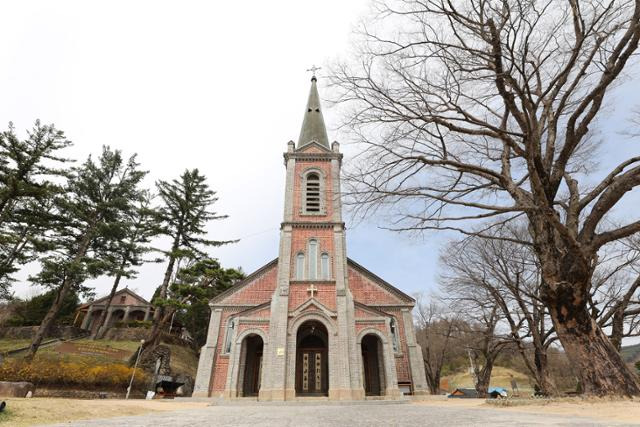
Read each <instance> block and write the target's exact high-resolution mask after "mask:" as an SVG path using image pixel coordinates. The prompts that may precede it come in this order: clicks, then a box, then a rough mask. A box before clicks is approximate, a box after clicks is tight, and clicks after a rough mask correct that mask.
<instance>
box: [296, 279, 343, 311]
mask: <svg viewBox="0 0 640 427" xmlns="http://www.w3.org/2000/svg"><path fill="white" fill-rule="evenodd" d="M311 283H312V282H297V283H291V284H290V285H289V311H294V310H295V309H296V308H298V307H299V306H301V305H302V304H304V303H305V302H307V301H308V300H309V298H310V294H309V292H307V289H308V288H309V286H311ZM313 286H314V287H315V288H316V289H318V292H316V293H315V299H317V300H318V301H319V302H320V303H321V304H322V305H324V306H325V307H327V308H328V309H329V310H332V311H335V309H336V287H335V284H334V283H318V282H313Z"/></svg>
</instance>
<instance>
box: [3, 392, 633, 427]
mask: <svg viewBox="0 0 640 427" xmlns="http://www.w3.org/2000/svg"><path fill="white" fill-rule="evenodd" d="M7 403H8V408H9V410H10V412H9V414H7V415H8V417H7V415H3V416H0V425H7V426H9V425H10V426H16V427H18V426H33V425H52V424H53V425H66V426H68V425H72V426H122V425H127V426H154V427H160V426H193V425H202V426H208V425H215V426H243V425H247V426H249V425H251V426H258V425H260V426H274V427H275V426H277V427H281V426H344V425H349V426H359V425H362V426H365V425H366V426H388V425H392V426H404V425H407V426H440V425H491V426H492V427H493V426H510V425H519V426H527V425H532V426H535V425H563V426H585V425H592V426H599V425H602V426H610V425H640V401H638V400H635V401H628V400H627V401H603V400H594V401H584V400H577V399H576V400H563V401H561V402H554V403H548V404H527V405H523V406H511V407H502V406H495V405H489V404H487V403H485V402H484V401H483V400H475V399H469V400H463V399H448V400H445V399H440V398H433V399H428V400H426V401H422V402H413V403H405V404H396V403H389V402H365V403H360V404H353V403H343V404H328V403H326V402H304V403H303V402H293V403H285V404H283V403H276V402H273V403H270V402H267V403H256V402H239V403H234V404H227V405H219V406H218V405H214V406H210V405H211V401H205V400H203V401H194V400H187V399H182V400H173V401H167V400H165V401H160V400H155V401H143V400H129V401H124V400H70V399H45V398H34V399H8V401H7ZM56 423H59V424H56Z"/></svg>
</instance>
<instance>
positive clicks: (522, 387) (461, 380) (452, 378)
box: [444, 366, 533, 394]
mask: <svg viewBox="0 0 640 427" xmlns="http://www.w3.org/2000/svg"><path fill="white" fill-rule="evenodd" d="M511 375H513V378H515V380H516V382H517V383H518V389H519V391H520V394H528V393H533V388H532V387H531V385H530V384H529V378H528V377H527V376H526V375H524V374H522V373H521V372H518V371H514V370H513V369H509V368H504V367H502V366H496V367H494V368H493V371H492V373H491V383H490V385H489V387H504V388H506V389H507V390H509V391H511ZM444 379H446V380H447V381H448V382H449V389H450V390H448V391H453V390H455V389H456V388H474V385H473V378H472V377H471V374H470V373H469V372H467V371H465V372H461V373H456V374H453V375H448V376H447V377H445V378H444Z"/></svg>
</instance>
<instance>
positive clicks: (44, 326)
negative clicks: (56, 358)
mask: <svg viewBox="0 0 640 427" xmlns="http://www.w3.org/2000/svg"><path fill="white" fill-rule="evenodd" d="M71 284H72V281H71V279H70V278H66V279H65V280H64V281H63V282H62V285H61V286H60V288H59V290H58V294H57V295H56V299H55V301H54V302H53V304H52V305H51V307H50V308H49V311H48V312H47V314H46V315H45V316H44V319H42V323H40V327H39V328H38V330H37V331H36V333H35V335H34V336H33V339H32V340H31V345H30V346H29V350H28V352H27V354H26V355H25V357H24V359H25V360H26V361H27V362H31V361H32V360H33V358H34V356H35V355H36V352H37V351H38V348H39V347H40V343H42V340H43V339H44V337H45V336H46V335H47V333H48V332H49V328H51V325H52V324H53V320H54V319H55V317H56V315H57V314H58V312H59V311H60V307H62V302H63V301H64V298H65V297H66V296H67V293H69V290H70V289H71Z"/></svg>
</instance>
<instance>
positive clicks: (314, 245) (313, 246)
mask: <svg viewBox="0 0 640 427" xmlns="http://www.w3.org/2000/svg"><path fill="white" fill-rule="evenodd" d="M317 278H318V241H317V240H315V239H311V240H309V279H310V280H316V279H317Z"/></svg>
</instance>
